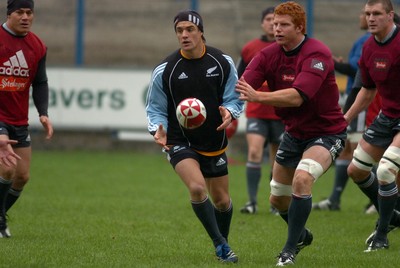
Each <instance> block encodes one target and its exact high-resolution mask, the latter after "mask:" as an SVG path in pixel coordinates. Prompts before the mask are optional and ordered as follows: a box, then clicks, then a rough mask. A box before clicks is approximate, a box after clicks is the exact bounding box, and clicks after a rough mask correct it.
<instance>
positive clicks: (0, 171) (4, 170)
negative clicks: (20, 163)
mask: <svg viewBox="0 0 400 268" xmlns="http://www.w3.org/2000/svg"><path fill="white" fill-rule="evenodd" d="M15 172H16V170H15V167H8V166H5V165H1V166H0V177H2V178H3V179H5V180H11V179H13V178H14V177H15V175H14V174H15Z"/></svg>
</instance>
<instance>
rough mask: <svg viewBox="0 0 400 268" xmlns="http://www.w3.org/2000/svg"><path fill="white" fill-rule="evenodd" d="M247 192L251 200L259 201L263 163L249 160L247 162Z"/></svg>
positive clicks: (254, 202) (253, 201)
mask: <svg viewBox="0 0 400 268" xmlns="http://www.w3.org/2000/svg"><path fill="white" fill-rule="evenodd" d="M246 177H247V192H248V195H249V201H250V202H251V203H253V204H256V203H257V192H258V185H259V184H260V180H261V163H255V162H247V164H246Z"/></svg>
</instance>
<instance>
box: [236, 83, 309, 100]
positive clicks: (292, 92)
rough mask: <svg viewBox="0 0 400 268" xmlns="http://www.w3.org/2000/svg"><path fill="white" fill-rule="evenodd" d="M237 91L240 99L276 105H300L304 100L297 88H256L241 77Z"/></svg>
mask: <svg viewBox="0 0 400 268" xmlns="http://www.w3.org/2000/svg"><path fill="white" fill-rule="evenodd" d="M236 91H237V92H239V93H240V97H239V98H240V99H241V100H244V101H249V102H259V103H262V104H267V105H272V106H275V107H299V106H300V105H301V104H302V103H303V102H304V97H303V96H302V95H301V94H300V92H299V91H298V90H297V89H295V88H286V89H281V90H277V91H273V92H263V91H257V90H255V89H254V88H253V87H252V86H251V85H249V84H248V83H247V82H246V81H245V80H244V78H243V77H242V78H241V79H239V81H238V83H237V85H236Z"/></svg>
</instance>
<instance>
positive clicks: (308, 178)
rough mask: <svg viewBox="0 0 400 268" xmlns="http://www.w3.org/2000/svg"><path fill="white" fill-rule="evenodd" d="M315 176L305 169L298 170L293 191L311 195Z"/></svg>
mask: <svg viewBox="0 0 400 268" xmlns="http://www.w3.org/2000/svg"><path fill="white" fill-rule="evenodd" d="M313 183H314V177H313V176H312V175H311V174H309V173H308V172H305V171H297V172H296V174H295V176H294V178H293V193H294V194H298V195H310V194H311V188H312V184H313Z"/></svg>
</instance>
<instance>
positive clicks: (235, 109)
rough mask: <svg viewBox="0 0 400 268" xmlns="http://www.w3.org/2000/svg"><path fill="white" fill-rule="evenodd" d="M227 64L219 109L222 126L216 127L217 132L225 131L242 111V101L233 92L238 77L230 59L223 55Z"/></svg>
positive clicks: (237, 94) (234, 91) (236, 93)
mask: <svg viewBox="0 0 400 268" xmlns="http://www.w3.org/2000/svg"><path fill="white" fill-rule="evenodd" d="M225 57H226V58H227V60H228V62H229V64H230V71H229V76H228V80H227V82H226V85H225V90H224V94H223V96H222V105H221V106H222V108H224V109H226V110H227V111H225V110H224V109H221V107H220V114H221V117H222V121H223V123H222V125H221V126H219V127H218V130H221V129H225V128H226V127H227V126H228V125H229V124H230V123H231V121H232V120H233V119H237V118H239V117H240V115H241V114H242V112H243V110H244V101H242V100H240V99H239V93H238V92H236V90H235V85H236V83H237V81H238V75H237V71H236V68H235V65H234V63H233V60H232V58H231V57H229V56H227V55H225Z"/></svg>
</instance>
